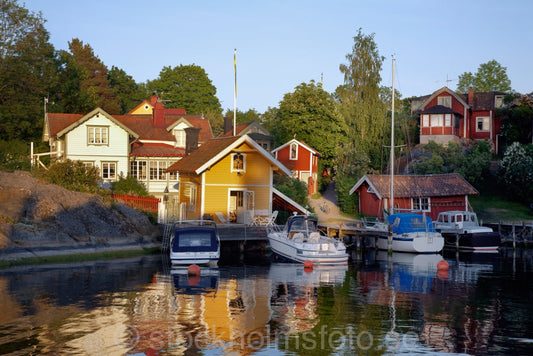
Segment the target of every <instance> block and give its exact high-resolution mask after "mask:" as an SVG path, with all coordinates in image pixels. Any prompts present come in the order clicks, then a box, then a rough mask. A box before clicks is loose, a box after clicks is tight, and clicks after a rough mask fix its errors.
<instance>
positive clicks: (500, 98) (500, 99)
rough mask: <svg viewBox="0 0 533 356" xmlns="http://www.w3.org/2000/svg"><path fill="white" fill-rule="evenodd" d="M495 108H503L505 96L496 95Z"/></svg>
mask: <svg viewBox="0 0 533 356" xmlns="http://www.w3.org/2000/svg"><path fill="white" fill-rule="evenodd" d="M494 107H495V108H496V109H499V108H501V107H503V95H496V96H495V97H494Z"/></svg>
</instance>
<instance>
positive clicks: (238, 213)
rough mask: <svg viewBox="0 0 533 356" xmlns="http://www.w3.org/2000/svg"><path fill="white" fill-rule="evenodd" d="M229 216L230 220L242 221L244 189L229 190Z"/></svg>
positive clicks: (241, 222)
mask: <svg viewBox="0 0 533 356" xmlns="http://www.w3.org/2000/svg"><path fill="white" fill-rule="evenodd" d="M228 215H229V217H230V222H236V223H239V224H243V223H244V215H245V211H244V191H242V190H230V193H229V214H228Z"/></svg>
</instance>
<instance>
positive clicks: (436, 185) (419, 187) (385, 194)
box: [350, 173, 479, 199]
mask: <svg viewBox="0 0 533 356" xmlns="http://www.w3.org/2000/svg"><path fill="white" fill-rule="evenodd" d="M363 183H366V184H368V186H369V187H371V188H372V190H373V191H374V193H375V194H376V195H377V197H378V198H379V199H383V198H390V175H382V174H365V175H364V176H363V177H362V178H361V179H359V181H358V182H357V183H355V185H354V186H353V187H352V189H350V194H353V193H354V192H356V191H357V190H358V189H359V188H360V187H361V186H362V185H363ZM474 194H479V192H478V191H477V190H476V189H475V188H474V187H473V186H472V185H470V183H468V182H467V181H466V180H465V179H464V178H463V177H462V176H461V175H460V174H457V173H451V174H434V175H395V176H394V196H395V197H397V198H410V197H441V196H457V195H474Z"/></svg>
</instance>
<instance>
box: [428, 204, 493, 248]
mask: <svg viewBox="0 0 533 356" xmlns="http://www.w3.org/2000/svg"><path fill="white" fill-rule="evenodd" d="M434 225H435V229H436V230H437V231H439V232H440V233H441V234H442V236H443V237H444V241H445V247H447V248H455V249H458V250H461V251H473V252H496V251H498V248H499V247H500V243H501V238H500V234H499V233H498V232H495V231H494V230H492V229H491V228H490V227H486V226H480V225H479V222H478V219H477V215H476V213H475V212H472V211H446V212H442V213H440V214H439V216H438V217H437V221H435V222H434Z"/></svg>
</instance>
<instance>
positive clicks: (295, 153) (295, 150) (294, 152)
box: [289, 143, 298, 160]
mask: <svg viewBox="0 0 533 356" xmlns="http://www.w3.org/2000/svg"><path fill="white" fill-rule="evenodd" d="M289 159H291V160H297V159H298V144H296V143H291V147H290V156H289Z"/></svg>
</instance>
